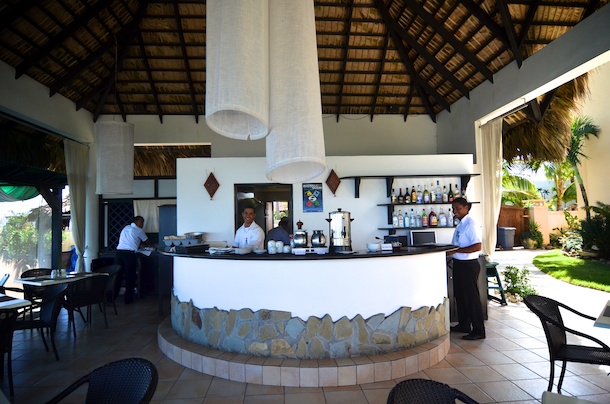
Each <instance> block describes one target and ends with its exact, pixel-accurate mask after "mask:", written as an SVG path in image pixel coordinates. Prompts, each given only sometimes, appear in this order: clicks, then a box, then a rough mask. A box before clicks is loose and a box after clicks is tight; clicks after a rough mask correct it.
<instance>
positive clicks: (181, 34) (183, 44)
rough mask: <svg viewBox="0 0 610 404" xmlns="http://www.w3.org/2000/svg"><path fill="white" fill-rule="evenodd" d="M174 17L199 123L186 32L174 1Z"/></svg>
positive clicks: (196, 120) (196, 119)
mask: <svg viewBox="0 0 610 404" xmlns="http://www.w3.org/2000/svg"><path fill="white" fill-rule="evenodd" d="M174 15H175V16H176V26H177V28H178V38H180V49H181V50H182V56H184V68H185V70H186V72H185V74H186V77H187V80H188V84H189V90H190V92H191V102H192V104H193V115H195V122H196V123H199V114H198V112H197V111H198V108H197V100H196V98H195V85H194V84H193V75H192V74H191V66H190V63H189V57H188V53H187V52H186V42H185V40H184V32H183V31H182V19H181V18H180V7H179V6H178V0H174Z"/></svg>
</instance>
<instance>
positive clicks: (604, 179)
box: [578, 63, 610, 206]
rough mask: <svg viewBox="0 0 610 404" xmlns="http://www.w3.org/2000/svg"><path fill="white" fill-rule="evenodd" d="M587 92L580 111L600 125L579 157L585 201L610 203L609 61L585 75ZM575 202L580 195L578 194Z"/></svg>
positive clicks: (580, 200) (580, 201)
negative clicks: (609, 177) (587, 95)
mask: <svg viewBox="0 0 610 404" xmlns="http://www.w3.org/2000/svg"><path fill="white" fill-rule="evenodd" d="M589 89H590V90H591V95H590V97H589V98H588V99H586V100H585V101H584V102H583V105H582V107H581V109H580V113H581V114H582V115H588V116H590V117H591V118H592V119H593V122H594V123H595V124H596V125H597V126H599V127H600V128H601V134H600V135H599V138H595V137H592V138H590V140H589V141H587V142H586V143H585V150H584V153H585V154H586V155H587V156H589V158H588V159H583V165H582V169H581V171H582V175H583V181H584V183H585V189H586V191H587V196H588V197H589V204H590V205H595V204H596V203H597V201H601V202H604V203H606V204H610V186H608V172H610V169H609V168H608V159H609V158H610V113H609V109H610V98H609V96H608V94H610V63H606V64H605V65H603V66H601V67H599V68H598V69H596V70H595V71H593V72H591V74H590V77H589ZM578 202H579V206H582V199H581V198H579V201H578Z"/></svg>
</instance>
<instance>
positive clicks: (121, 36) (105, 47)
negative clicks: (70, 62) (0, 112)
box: [49, 0, 148, 109]
mask: <svg viewBox="0 0 610 404" xmlns="http://www.w3.org/2000/svg"><path fill="white" fill-rule="evenodd" d="M147 6H148V0H146V1H141V2H140V5H139V8H138V11H137V13H136V15H135V16H134V18H133V20H132V21H131V22H130V23H129V24H127V25H125V26H124V27H123V28H122V29H121V30H120V31H119V33H118V35H117V36H116V41H117V42H121V43H123V42H124V41H125V38H127V37H129V36H130V35H132V33H133V31H134V29H136V28H137V27H138V26H139V25H140V22H141V21H142V18H143V17H144V13H145V12H146V7H147ZM114 43H115V42H114V38H113V39H111V40H108V41H106V42H104V43H102V44H101V45H100V47H99V48H98V49H97V50H96V51H95V52H93V53H90V54H89V56H88V57H87V58H85V60H83V61H82V62H81V63H79V64H78V65H76V66H75V67H73V68H71V69H70V70H69V71H68V73H67V74H65V75H64V76H63V77H62V78H60V79H59V80H57V81H55V83H54V84H53V85H52V86H51V88H50V93H49V94H50V96H53V95H55V94H56V93H57V92H58V91H59V90H60V89H61V88H62V87H64V86H66V85H67V84H68V83H69V82H71V81H72V80H74V79H75V78H76V77H77V76H78V75H80V74H81V73H82V72H83V71H84V70H86V69H87V68H88V67H89V66H90V65H91V64H92V63H94V62H97V61H98V59H99V58H100V57H101V56H102V55H103V54H104V53H106V52H109V51H110V49H112V47H113V46H114ZM77 109H80V108H77Z"/></svg>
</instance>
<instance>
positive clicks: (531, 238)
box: [521, 221, 543, 250]
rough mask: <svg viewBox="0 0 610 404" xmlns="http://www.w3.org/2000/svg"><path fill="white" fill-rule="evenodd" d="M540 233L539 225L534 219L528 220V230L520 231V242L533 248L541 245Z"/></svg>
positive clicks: (526, 246)
mask: <svg viewBox="0 0 610 404" xmlns="http://www.w3.org/2000/svg"><path fill="white" fill-rule="evenodd" d="M542 243H543V240H542V233H541V232H540V225H539V224H538V223H536V222H534V221H531V222H530V227H529V230H527V231H524V232H523V233H521V244H523V247H525V248H527V249H529V250H533V249H535V248H540V247H542Z"/></svg>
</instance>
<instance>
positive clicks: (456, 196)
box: [453, 184, 462, 199]
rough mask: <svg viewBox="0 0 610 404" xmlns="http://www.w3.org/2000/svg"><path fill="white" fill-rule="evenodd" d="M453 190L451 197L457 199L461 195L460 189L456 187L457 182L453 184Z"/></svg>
mask: <svg viewBox="0 0 610 404" xmlns="http://www.w3.org/2000/svg"><path fill="white" fill-rule="evenodd" d="M454 189H455V191H453V199H457V198H459V197H461V196H462V195H460V189H459V188H458V186H457V184H455V188H454Z"/></svg>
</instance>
